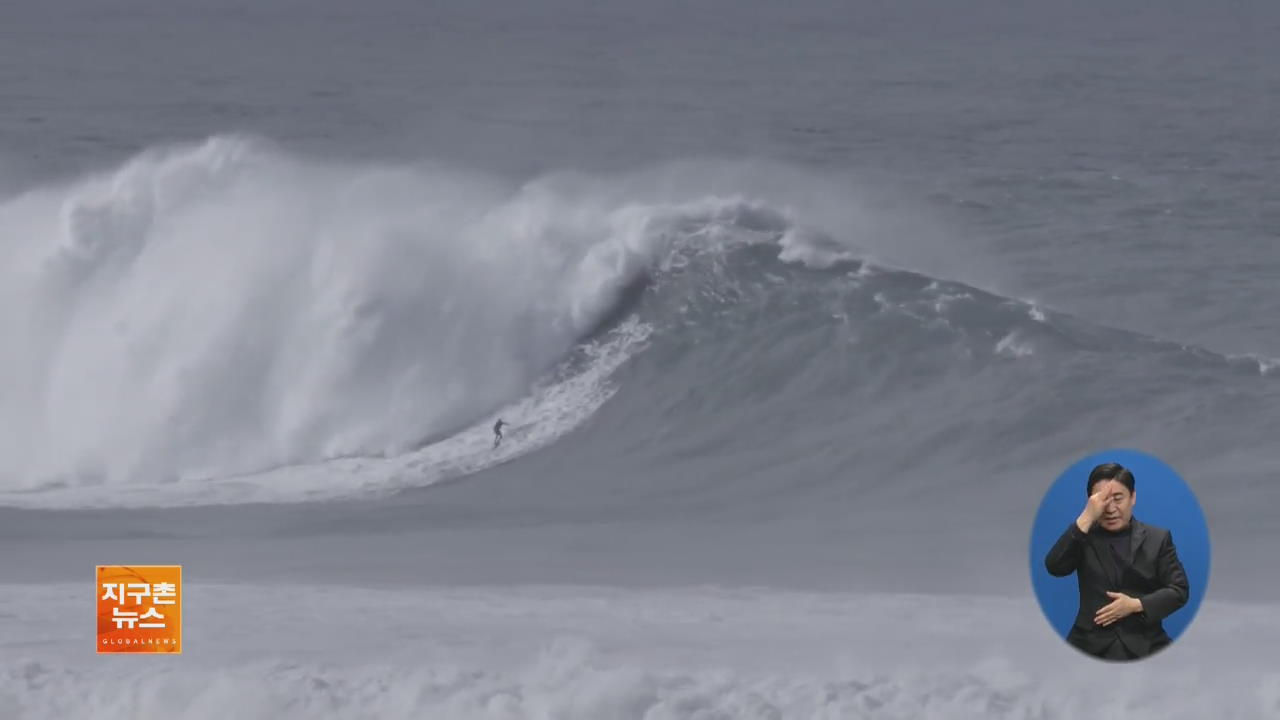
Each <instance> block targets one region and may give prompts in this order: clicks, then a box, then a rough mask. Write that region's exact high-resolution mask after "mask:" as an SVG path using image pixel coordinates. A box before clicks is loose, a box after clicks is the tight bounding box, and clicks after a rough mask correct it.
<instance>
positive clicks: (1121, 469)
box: [1084, 463, 1133, 495]
mask: <svg viewBox="0 0 1280 720" xmlns="http://www.w3.org/2000/svg"><path fill="white" fill-rule="evenodd" d="M1104 480H1115V481H1116V482H1118V483H1120V484H1121V485H1123V486H1125V487H1127V488H1129V492H1130V493H1132V492H1133V473H1131V472H1129V470H1128V468H1126V467H1125V466H1123V465H1121V464H1120V463H1102V464H1101V465H1099V466H1098V467H1096V468H1094V469H1093V472H1090V473H1089V484H1088V485H1087V486H1085V493H1084V494H1085V495H1092V494H1093V486H1094V485H1097V484H1098V483H1100V482H1102V481H1104Z"/></svg>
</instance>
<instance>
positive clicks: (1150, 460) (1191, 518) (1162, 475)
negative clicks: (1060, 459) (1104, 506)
mask: <svg viewBox="0 0 1280 720" xmlns="http://www.w3.org/2000/svg"><path fill="white" fill-rule="evenodd" d="M1105 462H1116V463H1120V464H1121V465H1123V466H1125V467H1126V468H1128V469H1129V470H1130V471H1131V472H1133V480H1134V490H1135V491H1136V493H1137V496H1138V500H1137V504H1135V505H1134V507H1133V516H1134V517H1135V518H1137V519H1138V520H1141V521H1142V522H1144V523H1149V524H1151V525H1156V526H1158V527H1163V528H1168V529H1169V531H1170V533H1171V534H1172V538H1173V544H1174V547H1175V548H1176V549H1177V552H1178V559H1179V560H1181V561H1182V567H1183V569H1184V570H1186V572H1187V582H1188V584H1189V585H1190V586H1191V587H1190V591H1191V592H1190V596H1189V597H1188V598H1187V604H1186V605H1184V606H1182V607H1181V608H1179V609H1178V611H1177V612H1175V613H1173V614H1172V615H1170V616H1169V617H1167V618H1165V620H1164V629H1165V631H1166V632H1168V633H1169V637H1170V638H1172V639H1173V640H1177V639H1178V636H1179V635H1181V634H1182V632H1183V631H1184V630H1186V629H1187V626H1188V625H1189V624H1191V620H1192V619H1193V618H1195V615H1196V610H1198V609H1199V608H1200V601H1201V600H1202V599H1203V598H1204V593H1205V590H1206V589H1207V588H1208V585H1209V527H1208V524H1207V523H1206V522H1205V518H1204V512H1203V511H1202V510H1201V509H1200V502H1199V501H1198V500H1197V499H1196V496H1195V493H1193V492H1192V491H1191V488H1190V487H1188V485H1187V483H1186V482H1184V481H1183V479H1182V478H1181V477H1179V476H1178V473H1176V472H1174V470H1173V468H1171V467H1169V466H1168V465H1166V464H1164V463H1163V462H1162V461H1161V460H1160V459H1159V458H1156V457H1153V456H1151V455H1148V454H1146V453H1142V452H1138V451H1137V450H1107V451H1104V452H1100V453H1097V454H1094V455H1090V456H1089V457H1086V458H1084V459H1083V460H1080V461H1079V462H1077V463H1076V464H1074V465H1072V466H1071V467H1069V468H1067V470H1066V472H1064V473H1062V475H1061V476H1059V477H1058V479H1057V480H1056V481H1054V483H1053V486H1052V487H1050V488H1049V491H1048V493H1046V494H1045V496H1044V500H1042V501H1041V503H1040V511H1039V512H1037V513H1036V520H1035V525H1033V526H1032V528H1031V584H1032V585H1033V586H1034V587H1035V591H1036V599H1038V600H1039V601H1040V609H1041V610H1043V611H1044V614H1045V617H1046V618H1048V620H1049V624H1050V625H1052V626H1053V629H1054V630H1056V631H1057V632H1058V635H1060V636H1062V637H1063V638H1064V639H1065V638H1066V637H1067V632H1068V631H1069V630H1071V624H1072V623H1073V622H1075V618H1076V612H1077V611H1078V610H1079V603H1080V594H1079V589H1078V586H1077V585H1076V576H1075V574H1074V573H1073V574H1071V575H1068V576H1066V577H1062V578H1056V577H1054V576H1052V575H1050V574H1049V571H1048V570H1046V569H1045V567H1044V556H1045V555H1047V554H1048V552H1049V548H1051V547H1053V544H1054V543H1055V542H1057V540H1058V538H1059V537H1061V535H1062V533H1063V531H1065V530H1066V529H1067V526H1068V525H1069V524H1071V523H1072V522H1074V521H1075V519H1076V518H1077V517H1079V515H1080V511H1081V510H1083V509H1084V503H1085V500H1086V496H1085V481H1086V480H1087V479H1088V477H1089V472H1090V471H1091V470H1093V468H1094V467H1096V466H1097V465H1099V464H1101V463H1105Z"/></svg>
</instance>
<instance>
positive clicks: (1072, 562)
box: [1044, 518, 1190, 657]
mask: <svg viewBox="0 0 1280 720" xmlns="http://www.w3.org/2000/svg"><path fill="white" fill-rule="evenodd" d="M1130 527H1131V534H1130V549H1131V558H1132V561H1131V562H1130V564H1129V567H1127V568H1121V567H1120V566H1119V565H1118V564H1117V563H1116V561H1115V559H1114V558H1113V557H1112V555H1111V552H1110V548H1109V547H1108V546H1107V542H1106V540H1104V539H1102V538H1101V537H1100V536H1099V534H1098V533H1097V532H1096V528H1097V525H1094V527H1093V528H1091V529H1090V532H1089V533H1088V534H1087V535H1086V534H1085V533H1083V532H1080V528H1078V527H1076V524H1075V523H1074V522H1072V523H1071V525H1070V526H1069V527H1068V528H1067V531H1066V532H1064V533H1062V537H1060V538H1058V542H1056V543H1054V546H1053V548H1052V549H1050V550H1049V554H1048V555H1046V556H1045V559H1044V564H1045V568H1047V569H1048V570H1049V573H1050V574H1051V575H1055V576H1057V577H1065V576H1067V575H1070V574H1071V573H1073V572H1074V573H1075V574H1076V580H1077V582H1078V583H1079V585H1080V610H1079V612H1078V613H1077V614H1076V621H1075V624H1074V625H1072V627H1071V632H1069V633H1068V634H1067V642H1069V643H1071V644H1072V645H1075V646H1076V647H1078V648H1080V649H1081V650H1083V651H1084V652H1087V653H1089V654H1090V655H1096V656H1098V657H1124V656H1123V655H1117V654H1116V648H1114V647H1113V645H1114V644H1115V643H1117V642H1119V643H1121V644H1123V646H1124V647H1125V648H1127V649H1128V650H1129V652H1130V653H1131V654H1132V655H1134V656H1135V657H1146V656H1147V655H1150V654H1152V653H1153V652H1156V651H1157V650H1160V649H1161V648H1163V647H1164V646H1166V645H1168V644H1169V642H1170V640H1169V635H1168V634H1166V633H1165V631H1164V625H1163V624H1162V623H1161V621H1162V620H1163V619H1164V618H1166V617H1168V616H1169V615H1171V614H1172V613H1173V612H1174V611H1175V610H1177V609H1178V608H1180V607H1182V606H1183V605H1186V604H1187V595H1188V593H1189V592H1190V586H1189V585H1188V584H1187V573H1186V572H1185V571H1184V570H1183V569H1182V562H1181V561H1180V560H1178V552H1177V550H1176V549H1175V548H1174V546H1173V536H1172V535H1171V534H1170V533H1169V531H1168V530H1165V529H1164V528H1158V527H1155V526H1154V525H1147V524H1145V523H1140V522H1138V520H1137V519H1136V518H1135V519H1132V520H1130ZM1108 590H1110V591H1112V592H1120V593H1124V594H1125V595H1128V596H1130V597H1136V598H1138V599H1139V600H1141V601H1142V612H1141V613H1135V614H1133V615H1130V616H1129V617H1126V618H1125V619H1123V620H1121V621H1119V622H1116V623H1112V624H1111V625H1110V626H1108V627H1102V626H1100V625H1097V624H1095V623H1094V621H1093V618H1094V615H1095V614H1096V613H1097V612H1098V610H1099V609H1100V608H1102V606H1104V605H1107V604H1109V603H1111V602H1112V599H1111V598H1110V597H1107V591H1108Z"/></svg>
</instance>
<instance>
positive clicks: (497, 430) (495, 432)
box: [493, 418, 511, 448]
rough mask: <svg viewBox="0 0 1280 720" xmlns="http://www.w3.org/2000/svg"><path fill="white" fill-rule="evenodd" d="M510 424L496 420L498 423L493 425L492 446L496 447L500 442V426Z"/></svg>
mask: <svg viewBox="0 0 1280 720" xmlns="http://www.w3.org/2000/svg"><path fill="white" fill-rule="evenodd" d="M510 424H511V423H507V422H503V421H502V418H498V422H496V423H494V424H493V446H494V447H495V448H496V447H498V443H500V442H502V426H503V425H510Z"/></svg>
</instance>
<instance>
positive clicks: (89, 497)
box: [0, 137, 1277, 506]
mask: <svg viewBox="0 0 1280 720" xmlns="http://www.w3.org/2000/svg"><path fill="white" fill-rule="evenodd" d="M757 170H758V169H757ZM792 180H794V178H785V177H778V176H771V177H770V178H769V179H767V180H762V179H761V177H760V176H754V175H752V174H751V173H749V172H746V171H744V170H743V169H741V168H739V169H737V170H736V171H735V172H732V173H730V172H726V171H725V170H724V169H723V168H709V167H704V168H700V169H698V168H690V167H683V168H667V169H664V170H662V171H660V172H659V171H655V172H652V173H648V174H637V175H635V176H630V177H615V178H599V177H585V176H575V175H560V176H551V177H543V178H539V179H537V180H535V181H533V182H530V183H528V184H526V185H523V186H519V187H511V186H508V185H504V184H503V183H500V182H497V181H495V180H493V179H490V178H484V177H478V176H472V175H468V174H466V173H463V172H460V171H458V170H457V169H451V168H394V167H367V166H362V167H352V166H343V165H339V164H336V163H328V164H326V163H321V162H314V161H306V160H302V159H299V158H296V157H292V156H290V155H288V154H287V153H284V152H282V151H279V150H277V149H274V148H272V147H270V146H269V145H267V144H265V143H262V142H259V141H256V140H251V139H244V138H235V137H219V138H214V139H211V140H209V141H207V142H205V143H202V144H199V145H194V146H181V147H176V148H166V149H158V150H154V151H151V152H148V153H145V154H143V155H141V156H139V157H137V158H135V159H134V160H132V161H131V162H129V163H127V164H126V165H124V166H123V167H121V168H119V169H117V170H115V171H114V172H110V173H106V174H102V175H98V176H94V177H90V178H86V179H83V180H81V181H79V182H76V183H74V184H71V185H68V186H63V187H57V188H45V189H40V190H36V191H32V192H29V193H27V194H24V195H21V196H18V197H14V198H11V199H9V200H7V201H5V202H4V204H3V205H2V206H0V237H2V238H3V240H0V242H3V246H0V247H3V254H4V257H5V262H4V263H3V266H2V267H0V287H3V288H4V292H5V297H4V302H3V306H2V308H0V330H3V333H4V336H5V337H6V338H10V339H11V342H10V345H9V347H10V349H9V350H8V351H7V352H6V353H5V354H4V355H3V357H2V358H0V362H2V363H3V366H2V367H0V373H3V375H4V377H6V378H8V379H9V380H10V382H6V383H5V384H4V386H3V389H2V390H0V392H3V397H0V418H3V424H2V427H3V430H4V431H3V432H2V433H0V492H3V497H2V498H0V501H2V502H4V503H6V504H35V505H48V506H65V505H86V504H90V505H101V504H104V503H105V504H112V503H124V504H143V505H149V504H159V505H165V504H179V503H192V502H198V503H203V502H216V503H225V502H247V501H272V502H285V501H297V500H311V499H325V498H332V497H340V496H345V495H350V494H360V493H371V492H382V491H388V490H394V489H397V488H402V487H406V486H413V485H424V484H429V483H431V482H435V481H438V480H440V479H444V478H449V477H456V476H459V475H465V474H468V473H471V472H475V471H477V470H479V469H483V468H485V467H489V466H491V465H494V464H496V463H500V462H505V461H507V460H510V459H513V458H514V457H516V456H519V455H522V454H524V453H526V452H528V451H529V450H533V449H538V448H546V447H549V446H553V447H554V450H553V451H552V455H551V457H552V458H553V459H552V460H551V461H550V462H551V464H552V465H551V466H552V467H556V466H557V463H559V471H558V472H559V474H562V475H563V474H567V473H569V472H570V471H571V469H572V468H573V467H577V466H580V465H581V464H582V463H583V462H587V461H591V460H592V459H595V460H597V461H598V460H599V459H600V458H604V457H608V458H610V461H611V462H613V463H615V464H616V466H617V467H622V468H627V467H631V468H634V469H637V472H638V471H639V469H641V468H643V470H644V471H645V473H646V476H653V477H654V479H653V480H652V481H651V482H647V483H645V484H644V486H643V488H641V489H635V490H631V492H645V493H653V494H654V496H655V497H659V496H662V495H664V494H666V493H667V491H668V490H669V489H670V488H668V487H667V486H668V485H675V484H679V483H683V482H685V480H687V478H688V477H690V476H691V475H692V474H697V475H698V476H699V477H700V478H702V480H700V481H699V482H700V483H701V485H700V487H702V488H703V491H706V492H709V493H715V492H718V490H717V488H718V487H720V486H719V485H718V484H717V482H716V481H715V478H723V479H724V482H725V483H728V482H732V483H733V492H734V493H742V492H746V493H752V492H761V493H767V494H768V493H776V492H779V491H780V490H781V489H782V488H784V487H787V486H788V483H792V484H794V482H795V477H796V476H797V475H803V476H805V477H813V478H821V477H827V478H830V480H829V482H830V483H833V484H834V483H839V484H840V486H841V487H844V488H846V489H847V487H848V482H850V481H849V480H848V479H847V478H845V477H843V476H844V475H845V474H847V473H843V472H837V471H836V469H838V468H849V467H857V468H861V469H863V470H864V471H865V472H862V473H859V474H860V475H861V476H863V477H865V478H874V477H883V476H884V473H896V474H898V475H902V474H903V473H904V472H908V471H911V472H912V473H913V475H914V476H916V477H920V478H928V477H939V476H938V472H937V471H941V470H944V469H948V468H950V469H955V468H957V467H971V468H973V469H974V470H975V471H981V470H983V469H984V468H985V469H987V470H998V469H1000V468H1007V467H1012V466H1013V465H1014V464H1016V463H1017V462H1020V461H1023V460H1025V459H1026V458H1029V457H1035V458H1039V459H1043V458H1044V457H1046V456H1050V457H1054V458H1057V457H1059V456H1062V457H1063V458H1064V459H1066V458H1067V457H1068V456H1070V455H1073V454H1075V453H1076V452H1077V451H1081V452H1083V451H1087V450H1091V449H1094V448H1096V447H1097V444H1098V443H1101V444H1102V445H1103V446H1106V445H1113V444H1116V443H1117V441H1118V440H1119V441H1131V442H1132V444H1136V445H1140V446H1143V447H1147V448H1150V449H1154V450H1159V449H1160V448H1162V447H1182V448H1188V447H1190V448H1191V449H1195V450H1197V451H1203V453H1202V454H1200V455H1197V457H1198V458H1202V459H1203V460H1204V461H1205V462H1206V463H1207V462H1210V461H1211V460H1213V459H1214V458H1221V457H1224V454H1229V455H1230V457H1231V458H1232V461H1233V462H1234V463H1235V464H1236V467H1237V468H1244V469H1246V470H1247V469H1248V468H1250V467H1261V464H1262V463H1263V459H1264V455H1263V454H1262V452H1261V451H1262V450H1263V449H1264V448H1265V447H1266V440H1265V438H1264V435H1265V427H1267V426H1268V425H1269V424H1270V425H1273V424H1274V423H1273V422H1272V421H1273V420H1274V418H1273V417H1271V415H1273V414H1274V411H1272V410H1270V409H1268V408H1269V407H1275V406H1276V405H1275V404H1274V402H1273V401H1274V400H1275V399H1276V395H1277V384H1276V382H1275V379H1274V375H1273V369H1274V368H1275V363H1274V362H1273V361H1270V360H1268V359H1266V358H1260V357H1228V356H1224V355H1219V354H1215V353H1213V352H1211V351H1208V350H1205V349H1201V348H1195V347H1190V346H1186V345H1183V344H1179V343H1177V342H1172V341H1166V340H1160V339H1156V338H1152V337H1148V336H1145V335H1142V334H1138V333H1133V332H1124V331H1119V330H1114V329H1109V328H1106V327H1100V326H1096V325H1090V324H1088V323H1084V322H1080V321H1078V320H1075V319H1073V318H1071V317H1069V316H1065V315H1061V314H1057V313H1054V312H1052V311H1050V310H1046V309H1043V308H1039V307H1037V306H1035V305H1033V304H1031V303H1027V302H1023V301H1020V300H1016V299H1012V298H1008V297H1002V296H1000V295H997V294H993V293H991V292H987V291H983V290H980V289H978V288H975V287H972V286H969V285H965V284H962V283H958V282H952V281H948V280H945V279H942V278H939V277H932V276H929V275H925V274H922V273H918V272H911V271H907V270H903V269H895V268H892V267H889V266H887V265H884V264H881V263H878V262H876V261H875V259H874V258H873V257H872V256H871V254H870V253H869V251H868V250H867V249H865V247H866V245H867V244H871V245H875V244H876V243H877V242H878V243H879V244H880V245H881V246H886V245H887V246H889V247H891V246H892V240H893V238H892V237H888V238H887V239H886V238H885V237H873V233H870V232H869V231H868V229H867V228H868V227H870V225H868V224H867V223H866V222H865V218H864V217H863V216H861V215H859V213H858V211H856V210H853V209H848V208H847V207H846V208H838V204H839V202H842V201H843V202H847V200H845V199H840V198H835V199H834V200H833V198H831V197H824V198H820V199H818V200H814V199H813V197H812V194H811V195H809V196H806V194H805V191H806V188H797V187H795V186H793V183H792V182H791V181H792ZM812 187H813V183H812V181H810V183H809V186H808V188H809V189H812ZM817 194H818V195H821V193H817ZM624 368H625V370H623V369H624ZM499 415H501V416H503V417H505V418H506V419H508V421H509V422H511V423H512V424H513V425H514V426H515V427H516V428H517V430H523V433H524V435H523V438H521V439H520V440H519V441H513V442H512V443H510V444H509V445H504V446H503V447H502V448H500V449H499V450H500V451H499V452H493V451H491V448H490V446H489V435H488V425H489V424H490V423H491V422H492V421H493V419H494V417H496V416H499ZM1102 417H1105V418H1106V422H1105V425H1103V424H1099V423H1098V419H1099V418H1102ZM588 419H590V422H589V423H587V425H586V426H584V423H586V421H587V420H588ZM1156 419H1158V420H1156ZM575 429H578V430H579V431H580V432H577V433H573V434H570V431H572V430H575ZM779 438H785V439H786V442H785V443H779V442H777V440H778V439H779ZM921 446H925V447H928V448H930V452H929V453H920V452H918V450H917V448H919V447H921ZM1255 451H1257V452H1258V454H1257V455H1256V456H1255V455H1254V453H1255ZM555 458H559V460H558V461H557V460H556V459H555ZM544 462H545V461H544ZM1251 463H1257V464H1256V465H1253V464H1251ZM779 468H785V469H786V470H787V471H786V472H778V469H779ZM658 470H662V471H665V472H655V471H658ZM836 474H839V475H840V476H841V477H840V478H839V479H836V478H835V477H834V476H835V475H836ZM664 478H665V479H664ZM730 478H731V479H732V480H730ZM806 482H809V483H811V484H816V485H821V484H822V482H823V481H820V480H811V481H806ZM868 482H872V481H870V480H868ZM929 482H931V481H928V480H921V481H920V483H921V485H918V486H917V487H916V489H917V491H918V490H919V489H920V488H921V487H923V485H925V484H927V483H929ZM938 482H944V481H943V480H942V479H941V478H939V479H938ZM633 486H634V484H633ZM681 487H682V488H683V489H684V491H686V492H687V491H688V490H689V488H688V486H687V484H686V485H682V486H681Z"/></svg>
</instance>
